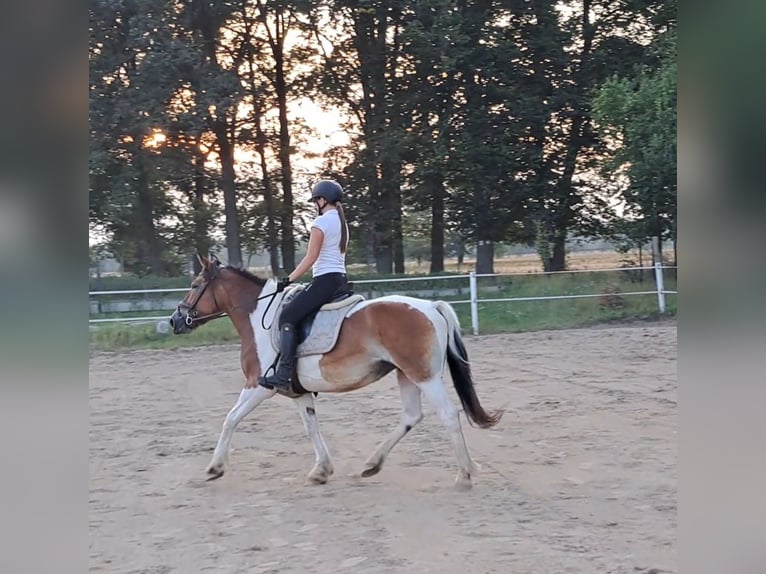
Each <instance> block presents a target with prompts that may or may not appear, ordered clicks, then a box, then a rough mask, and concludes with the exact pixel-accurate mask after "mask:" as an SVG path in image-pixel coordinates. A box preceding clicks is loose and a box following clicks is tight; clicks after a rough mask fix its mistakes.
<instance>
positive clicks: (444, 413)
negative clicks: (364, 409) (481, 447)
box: [417, 377, 478, 488]
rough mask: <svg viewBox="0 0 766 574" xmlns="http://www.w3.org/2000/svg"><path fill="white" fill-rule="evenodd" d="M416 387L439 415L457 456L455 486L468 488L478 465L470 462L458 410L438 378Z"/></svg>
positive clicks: (442, 382)
mask: <svg viewBox="0 0 766 574" xmlns="http://www.w3.org/2000/svg"><path fill="white" fill-rule="evenodd" d="M417 385H418V387H420V389H421V390H422V391H423V394H424V395H425V397H426V400H427V401H428V402H429V403H431V405H432V406H433V408H434V409H435V410H436V412H437V413H439V418H441V420H442V423H444V426H445V427H447V431H448V432H449V435H450V439H451V440H452V445H453V446H454V448H455V454H456V455H457V464H458V473H457V478H456V479H455V484H456V486H457V487H459V488H470V487H471V474H472V473H474V472H476V471H477V470H478V465H476V463H474V462H473V460H471V455H470V454H468V448H467V447H466V444H465V438H464V437H463V431H462V429H461V428H460V418H459V416H458V410H457V408H456V407H455V405H454V403H453V402H452V401H451V400H450V397H449V395H448V394H447V389H446V388H445V386H444V381H443V380H442V379H441V377H440V378H437V379H433V380H431V381H427V382H425V383H417Z"/></svg>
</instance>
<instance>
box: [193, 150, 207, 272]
mask: <svg viewBox="0 0 766 574" xmlns="http://www.w3.org/2000/svg"><path fill="white" fill-rule="evenodd" d="M205 159H206V157H205V156H204V155H202V154H201V153H195V155H194V190H193V192H192V200H191V204H192V225H193V232H192V233H193V241H194V248H195V250H196V251H197V253H200V254H201V255H204V256H205V257H207V256H208V254H209V252H210V248H211V245H212V244H211V241H210V237H209V235H208V226H209V224H210V217H209V216H208V212H207V208H206V207H205V200H204V198H205ZM191 261H192V265H193V269H194V274H195V275H196V274H198V273H199V272H200V271H202V267H201V265H200V264H199V259H197V257H196V255H194V256H192V258H191Z"/></svg>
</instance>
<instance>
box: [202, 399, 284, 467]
mask: <svg viewBox="0 0 766 574" xmlns="http://www.w3.org/2000/svg"><path fill="white" fill-rule="evenodd" d="M275 394H276V391H275V390H274V389H267V388H265V387H261V386H260V385H259V386H257V387H254V388H252V389H250V388H245V389H242V392H241V393H239V398H238V399H237V402H236V403H234V406H233V407H232V408H231V410H230V411H229V414H227V415H226V419H225V420H224V421H223V429H222V430H221V436H220V437H218V444H217V445H216V447H215V451H214V452H213V459H212V460H211V461H210V466H208V468H207V473H208V474H209V475H210V476H211V478H219V477H221V476H223V472H224V470H225V468H226V465H227V464H228V458H229V448H230V446H231V437H232V435H233V434H234V429H236V428H237V425H238V424H239V423H240V422H241V421H242V419H243V418H245V417H246V416H247V415H248V414H249V413H250V412H251V411H252V410H253V409H254V408H255V407H257V406H258V405H260V404H261V403H262V402H263V401H265V400H266V399H268V398H271V397H273V396H274V395H275Z"/></svg>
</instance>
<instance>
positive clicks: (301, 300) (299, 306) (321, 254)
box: [260, 179, 348, 391]
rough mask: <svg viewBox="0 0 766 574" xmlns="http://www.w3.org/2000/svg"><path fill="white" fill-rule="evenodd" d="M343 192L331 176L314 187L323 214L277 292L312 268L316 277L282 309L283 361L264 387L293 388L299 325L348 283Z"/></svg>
mask: <svg viewBox="0 0 766 574" xmlns="http://www.w3.org/2000/svg"><path fill="white" fill-rule="evenodd" d="M342 195H343V188H342V187H341V186H340V184H339V183H338V182H337V181H333V180H331V179H323V180H321V181H319V182H317V183H316V184H315V185H314V187H313V188H312V190H311V201H312V202H313V203H314V204H315V205H316V208H317V211H318V212H319V216H318V217H317V218H316V219H315V220H314V222H313V223H312V224H311V235H310V236H309V244H308V248H307V250H306V255H305V256H304V258H303V260H302V261H301V262H300V263H299V264H298V266H297V267H296V268H295V269H294V270H293V272H292V273H290V275H288V276H287V277H285V278H284V279H282V280H280V281H279V282H278V283H277V292H280V291H283V290H284V288H285V287H287V285H289V284H290V283H292V282H294V281H296V280H298V279H299V278H300V277H301V276H302V275H303V274H304V273H305V272H306V271H308V270H309V268H311V269H312V280H311V283H309V285H308V286H307V287H306V289H304V290H303V291H300V292H299V293H298V294H297V295H296V296H295V297H294V298H293V299H292V300H291V301H290V302H289V303H288V304H287V305H285V307H284V308H283V309H282V313H281V314H280V316H279V330H280V331H281V336H280V340H281V343H280V358H279V365H278V366H277V368H276V371H275V372H274V374H273V375H270V376H267V377H263V378H261V380H260V384H261V385H263V386H264V387H267V388H270V389H271V388H277V389H280V390H286V391H287V390H290V388H291V385H292V379H293V364H294V362H295V352H296V349H297V347H298V334H297V333H296V331H295V327H296V325H297V324H298V323H299V322H300V321H301V320H302V319H304V318H305V317H307V316H308V315H310V314H311V313H313V312H314V311H317V310H319V308H320V307H321V306H322V305H324V304H325V303H327V302H328V301H330V299H331V298H332V296H333V295H334V294H335V293H336V292H338V291H340V290H342V289H344V288H345V287H346V286H347V285H348V283H347V278H346V247H347V245H348V226H347V224H346V217H345V215H344V213H343V206H342V205H341V199H342Z"/></svg>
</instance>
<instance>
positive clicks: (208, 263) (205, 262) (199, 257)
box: [197, 251, 210, 269]
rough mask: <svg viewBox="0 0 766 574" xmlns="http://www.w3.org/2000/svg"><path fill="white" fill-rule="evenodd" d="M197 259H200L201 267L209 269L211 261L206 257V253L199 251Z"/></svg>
mask: <svg viewBox="0 0 766 574" xmlns="http://www.w3.org/2000/svg"><path fill="white" fill-rule="evenodd" d="M197 261H199V264H200V267H202V268H203V269H207V267H208V265H210V262H209V261H208V260H207V259H205V256H204V255H200V253H199V251H197Z"/></svg>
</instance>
